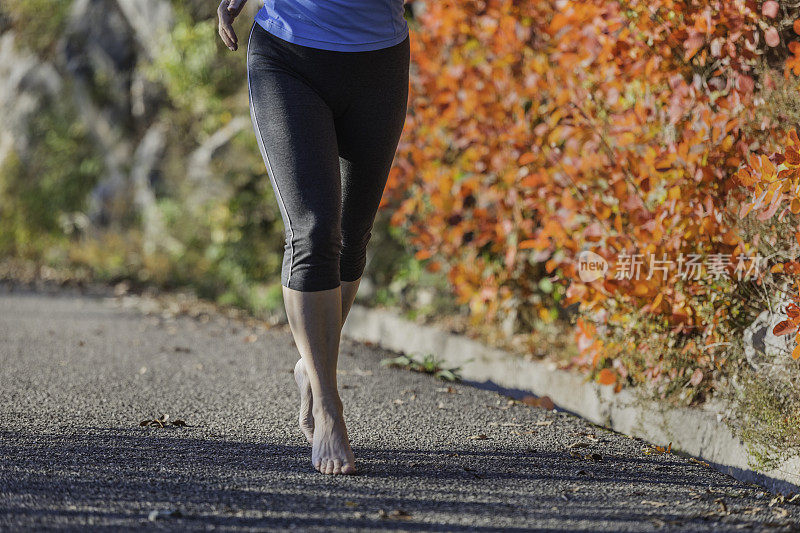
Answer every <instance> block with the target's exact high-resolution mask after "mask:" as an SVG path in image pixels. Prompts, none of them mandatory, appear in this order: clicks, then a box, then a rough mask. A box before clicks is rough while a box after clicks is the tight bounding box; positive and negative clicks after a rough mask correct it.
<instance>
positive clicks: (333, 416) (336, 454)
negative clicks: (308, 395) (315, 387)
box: [311, 398, 356, 474]
mask: <svg viewBox="0 0 800 533" xmlns="http://www.w3.org/2000/svg"><path fill="white" fill-rule="evenodd" d="M320 404H324V405H320ZM311 462H312V463H313V465H314V468H316V469H317V470H319V471H320V472H322V473H323V474H355V473H356V464H355V457H354V456H353V450H351V449H350V439H349V438H348V436H347V427H345V424H344V417H343V416H342V402H341V401H340V400H339V399H338V398H336V399H333V400H329V401H325V402H319V401H317V402H316V403H315V405H314V442H313V443H312V447H311Z"/></svg>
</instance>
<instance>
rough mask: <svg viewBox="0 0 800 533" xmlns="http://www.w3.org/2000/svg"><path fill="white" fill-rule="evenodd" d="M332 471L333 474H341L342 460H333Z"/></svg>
mask: <svg viewBox="0 0 800 533" xmlns="http://www.w3.org/2000/svg"><path fill="white" fill-rule="evenodd" d="M333 473H334V474H341V473H342V461H341V460H339V459H334V460H333Z"/></svg>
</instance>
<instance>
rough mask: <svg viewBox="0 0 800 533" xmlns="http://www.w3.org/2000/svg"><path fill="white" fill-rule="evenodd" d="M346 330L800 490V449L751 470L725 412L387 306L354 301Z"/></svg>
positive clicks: (756, 479) (738, 473)
mask: <svg viewBox="0 0 800 533" xmlns="http://www.w3.org/2000/svg"><path fill="white" fill-rule="evenodd" d="M342 333H343V334H344V335H345V336H347V337H349V338H352V339H354V340H358V341H369V342H372V343H375V344H377V345H379V346H381V347H383V348H386V349H389V350H393V351H396V352H402V353H406V354H415V355H425V354H429V353H430V354H434V355H435V356H436V358H437V359H438V360H440V361H442V362H443V363H444V364H445V366H448V367H460V374H461V376H462V378H463V379H464V380H467V381H474V382H476V383H479V384H485V385H492V384H494V385H495V386H499V387H501V388H504V389H515V390H517V391H524V392H530V393H532V394H534V395H536V396H545V395H547V396H549V397H550V398H551V399H552V400H553V402H554V403H555V404H556V406H557V408H559V409H563V410H566V411H570V412H572V413H574V414H576V415H579V416H581V417H583V418H585V419H587V420H589V421H591V422H594V423H595V424H599V425H602V426H605V427H608V428H611V429H613V430H615V431H618V432H620V433H624V434H626V435H631V436H634V437H639V438H642V439H644V440H647V441H649V442H652V443H654V444H658V445H660V446H666V445H667V443H669V442H672V449H673V450H675V451H679V452H683V453H686V454H688V455H691V456H693V457H696V458H698V459H702V460H704V461H706V462H708V463H710V464H711V465H712V466H714V467H716V468H718V469H719V470H721V471H723V472H725V473H727V474H730V475H731V476H733V477H735V478H737V479H739V480H741V481H745V482H750V483H758V484H759V485H762V486H764V487H766V488H767V489H768V490H770V491H772V492H780V493H784V494H785V493H791V492H800V456H795V457H792V458H791V459H790V460H788V461H786V462H785V463H783V464H782V465H781V466H780V467H779V468H776V469H775V470H771V471H769V472H762V473H758V472H755V471H753V470H752V469H751V468H750V466H749V464H748V458H749V457H750V454H749V453H748V451H747V448H746V447H745V445H744V444H743V443H742V442H741V441H740V440H739V439H738V438H736V437H735V436H734V435H733V433H732V432H731V430H730V429H729V428H728V426H727V425H726V424H725V422H724V421H721V416H720V415H718V414H717V413H716V412H714V411H712V410H709V409H692V408H674V407H665V406H662V405H659V404H657V403H655V402H643V401H642V400H640V399H637V398H635V396H634V393H632V392H630V391H625V390H623V391H621V392H620V393H618V394H615V393H614V392H613V390H612V389H611V387H604V386H601V385H598V384H596V383H594V382H588V381H586V380H585V377H584V376H582V375H579V374H576V373H572V372H568V371H564V370H559V369H557V368H556V367H555V365H553V364H547V363H541V362H535V361H527V360H524V359H522V358H521V357H519V356H517V355H514V354H511V353H508V352H506V351H503V350H498V349H496V348H491V347H489V346H486V345H484V344H482V343H480V342H477V341H474V340H472V339H469V338H467V337H464V336H462V335H456V334H453V333H449V332H445V331H442V330H440V329H437V328H434V327H431V326H422V325H419V324H415V323H413V322H411V321H409V320H406V319H404V318H401V317H400V316H398V315H397V314H395V313H393V312H391V311H386V310H383V309H370V308H367V307H364V306H361V305H353V307H352V309H351V310H350V313H349V315H348V317H347V322H346V323H345V325H344V328H343V330H342Z"/></svg>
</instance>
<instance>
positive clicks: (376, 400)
mask: <svg viewBox="0 0 800 533" xmlns="http://www.w3.org/2000/svg"><path fill="white" fill-rule="evenodd" d="M129 301H130V300H122V299H118V298H117V299H115V298H90V297H86V296H80V295H69V294H59V295H44V294H37V293H30V292H19V291H12V292H6V293H4V294H0V529H2V530H20V529H23V530H41V529H85V528H87V527H95V528H103V529H108V530H115V531H116V530H125V529H185V530H206V529H217V530H226V531H227V530H251V529H272V528H276V529H286V528H300V529H309V528H320V529H324V530H326V531H334V530H350V529H359V530H365V529H390V530H406V531H416V530H448V531H467V530H469V531H488V530H496V529H501V528H502V529H505V530H510V531H517V530H519V531H521V530H526V531H528V530H542V531H587V530H591V531H599V530H608V531H673V530H674V531H687V530H688V531H706V530H718V531H726V530H740V529H744V530H749V529H756V530H769V531H783V530H785V531H789V530H798V529H800V506H798V505H797V504H793V503H789V502H781V501H778V502H773V503H772V505H770V503H771V495H769V494H765V493H764V492H762V491H761V489H759V488H758V487H754V486H751V485H746V484H743V483H740V482H738V481H736V480H734V479H733V478H730V477H728V476H725V475H723V474H721V473H719V472H717V471H716V470H713V469H711V468H709V467H708V466H706V465H703V464H700V463H698V462H695V461H692V460H689V459H686V458H682V457H679V456H676V455H674V454H665V453H657V452H656V453H648V452H652V451H653V449H652V447H650V446H649V445H647V444H646V443H644V442H642V441H639V440H635V439H630V438H627V437H625V436H622V435H618V434H615V433H612V432H609V431H606V430H604V429H601V428H598V427H596V426H593V425H591V424H589V423H587V422H584V421H582V420H580V419H578V418H575V417H573V416H571V415H568V414H565V413H560V412H557V411H545V410H542V409H538V408H532V407H529V406H526V405H524V404H521V403H519V402H512V403H509V401H508V399H507V398H504V397H502V396H500V395H498V394H497V393H494V392H490V391H486V390H479V389H476V388H473V387H470V386H468V385H464V384H457V385H453V386H451V387H450V388H448V385H447V384H445V383H443V382H441V381H438V380H436V379H434V378H432V377H430V376H427V375H423V374H417V373H413V372H410V371H405V370H398V369H390V368H385V367H382V366H381V365H380V361H381V359H382V358H385V357H388V356H391V355H392V354H390V353H388V352H385V351H383V350H380V349H378V348H375V347H370V346H366V345H364V344H359V343H355V342H352V341H349V340H344V341H343V343H342V347H341V356H340V365H341V370H340V384H341V385H342V386H343V390H342V391H341V392H342V399H343V401H344V404H345V416H346V419H347V423H348V427H349V432H350V436H351V438H352V444H353V449H354V452H355V454H356V460H357V465H358V467H359V469H360V471H361V474H360V475H357V476H335V477H334V476H324V475H322V474H319V473H317V472H316V471H315V470H314V469H313V468H312V466H311V463H310V447H309V445H307V444H306V443H305V440H304V439H303V437H302V435H301V433H300V431H299V429H298V428H297V426H296V411H295V409H296V404H297V401H298V393H297V390H296V388H295V385H294V382H293V379H292V376H291V373H290V372H291V369H292V367H293V365H294V362H295V361H296V359H297V355H296V351H295V348H294V345H293V341H292V338H291V334H290V332H289V331H288V329H287V328H286V327H285V326H278V327H273V328H267V327H258V326H257V325H247V324H246V323H244V322H241V321H239V320H237V319H231V318H226V317H224V316H222V315H219V314H215V313H210V314H201V315H200V316H199V317H189V316H170V314H169V313H162V312H154V313H151V314H150V315H148V314H145V313H143V312H142V311H141V310H138V309H135V308H130V307H125V306H124V305H123V304H124V303H125V302H129ZM164 414H168V415H169V418H167V424H166V426H165V427H163V428H162V427H142V426H140V422H141V421H143V420H145V419H155V418H158V417H160V416H161V415H164ZM176 419H179V420H183V421H185V422H186V424H187V426H186V427H178V426H173V425H170V424H169V422H171V421H174V420H176Z"/></svg>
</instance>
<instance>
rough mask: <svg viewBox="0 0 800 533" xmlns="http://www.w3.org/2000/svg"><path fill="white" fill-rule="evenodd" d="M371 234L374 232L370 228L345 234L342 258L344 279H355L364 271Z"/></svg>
mask: <svg viewBox="0 0 800 533" xmlns="http://www.w3.org/2000/svg"><path fill="white" fill-rule="evenodd" d="M371 236H372V232H371V231H370V230H369V229H368V230H365V231H362V232H358V234H355V235H353V234H346V235H345V236H344V240H343V244H342V254H341V259H340V278H341V280H342V281H355V280H357V279H358V278H360V277H361V275H362V274H363V273H364V267H365V266H366V264H367V244H369V240H370V237H371Z"/></svg>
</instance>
